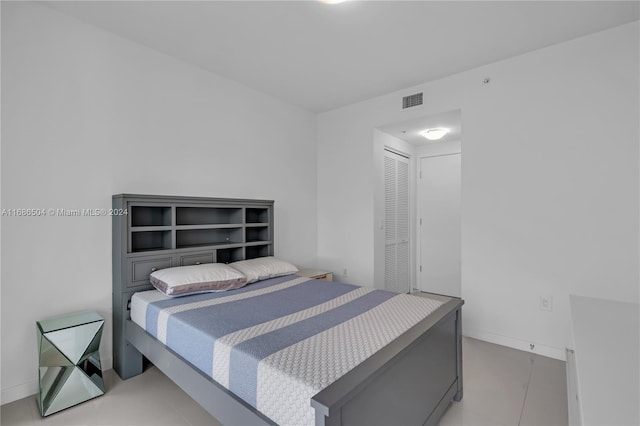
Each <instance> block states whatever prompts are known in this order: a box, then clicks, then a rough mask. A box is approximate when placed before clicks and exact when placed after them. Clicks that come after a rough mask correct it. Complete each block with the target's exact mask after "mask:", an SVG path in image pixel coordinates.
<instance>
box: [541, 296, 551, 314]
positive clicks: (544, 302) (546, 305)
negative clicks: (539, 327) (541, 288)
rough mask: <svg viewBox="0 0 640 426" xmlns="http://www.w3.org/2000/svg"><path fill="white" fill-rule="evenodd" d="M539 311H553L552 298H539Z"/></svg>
mask: <svg viewBox="0 0 640 426" xmlns="http://www.w3.org/2000/svg"><path fill="white" fill-rule="evenodd" d="M540 310H541V311H549V312H552V311H553V296H540Z"/></svg>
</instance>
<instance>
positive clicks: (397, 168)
mask: <svg viewBox="0 0 640 426" xmlns="http://www.w3.org/2000/svg"><path fill="white" fill-rule="evenodd" d="M384 230H385V231H384V237H385V241H384V285H385V288H386V289H387V290H391V291H396V292H399V293H407V292H409V291H410V290H411V283H410V267H411V266H410V261H409V259H410V255H411V254H410V245H409V244H410V243H409V159H408V158H407V157H404V156H402V155H398V154H396V153H394V152H390V151H386V150H385V152H384Z"/></svg>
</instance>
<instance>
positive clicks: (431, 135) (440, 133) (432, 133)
mask: <svg viewBox="0 0 640 426" xmlns="http://www.w3.org/2000/svg"><path fill="white" fill-rule="evenodd" d="M447 133H449V129H445V128H443V127H438V128H435V129H427V130H423V131H421V132H420V136H422V137H424V138H426V139H428V140H430V141H437V140H440V139H442V138H443V137H444V136H445V135H446V134H447Z"/></svg>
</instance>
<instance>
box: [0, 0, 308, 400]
mask: <svg viewBox="0 0 640 426" xmlns="http://www.w3.org/2000/svg"><path fill="white" fill-rule="evenodd" d="M315 132H316V130H315V116H314V115H313V114H311V113H308V112H305V111H303V110H301V109H299V108H296V107H293V106H290V105H288V104H286V103H283V102H281V101H279V100H276V99H274V98H272V97H269V96H266V95H263V94H261V93H259V92H256V91H253V90H250V89H248V88H247V87H245V86H242V85H239V84H236V83H233V82H231V81H229V80H225V79H222V78H219V77H217V76H215V75H213V74H211V73H208V72H206V71H204V70H202V69H200V68H197V67H195V66H191V65H189V64H186V63H183V62H180V61H177V60H174V59H172V58H170V57H168V56H165V55H163V54H160V53H158V52H155V51H152V50H150V49H147V48H145V47H142V46H140V45H137V44H134V43H131V42H128V41H126V40H124V39H121V38H118V37H116V36H114V35H111V34H109V33H106V32H104V31H102V30H99V29H97V28H95V27H91V26H88V25H85V24H82V23H80V22H78V21H76V20H74V19H72V18H69V17H66V16H65V15H62V14H60V13H59V12H57V11H54V10H52V9H50V8H48V7H46V6H40V5H37V4H34V3H27V4H24V3H22V4H20V3H18V4H11V3H7V2H2V208H6V209H8V208H50V207H51V208H66V209H76V208H108V207H109V206H110V205H111V195H112V194H117V193H122V192H128V193H149V194H167V195H196V196H211V197H237V198H263V199H274V200H275V202H276V204H275V205H276V219H275V244H276V254H277V255H278V256H282V257H284V258H287V259H290V260H291V261H292V262H294V263H296V264H298V265H301V266H315V264H316V263H315V260H316V259H315V253H316V232H317V231H316V227H315V223H316V199H317V197H316V191H317V183H316V178H317V176H316V173H315V170H316V146H315ZM2 231H3V234H2V266H3V268H2V296H3V297H2V378H1V382H2V402H3V403H5V402H8V401H11V400H14V399H17V398H21V397H24V396H27V395H29V394H32V393H35V392H36V391H37V382H36V380H37V365H38V364H37V347H36V337H35V336H36V334H35V321H36V320H38V319H43V318H47V317H50V316H54V315H58V314H62V313H68V312H73V311H77V310H85V309H95V310H97V311H98V312H99V313H101V314H102V315H103V316H104V317H105V318H106V319H107V323H106V330H105V333H104V336H103V340H102V348H101V355H102V357H103V361H105V364H106V366H107V367H109V366H110V364H111V320H110V315H111V314H110V312H111V219H110V218H108V217H100V218H96V217H39V218H32V217H28V218H27V217H3V218H2Z"/></svg>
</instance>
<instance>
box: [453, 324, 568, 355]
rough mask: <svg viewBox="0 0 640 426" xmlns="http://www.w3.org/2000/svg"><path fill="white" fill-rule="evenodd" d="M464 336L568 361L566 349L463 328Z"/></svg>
mask: <svg viewBox="0 0 640 426" xmlns="http://www.w3.org/2000/svg"><path fill="white" fill-rule="evenodd" d="M462 334H463V335H464V336H467V337H471V338H473V339H478V340H484V341H485V342H489V343H495V344H496V345H501V346H507V347H509V348H513V349H518V350H521V351H525V352H531V353H534V354H538V355H542V356H546V357H549V358H554V359H559V360H560V361H566V360H567V356H566V352H565V349H561V348H554V347H553V346H546V345H542V344H540V343H536V342H525V341H524V340H520V339H514V338H513V337H507V336H502V335H500V334H495V333H491V332H488V331H483V330H475V329H473V328H471V329H470V328H469V327H466V328H463V329H462ZM532 344H533V345H534V348H533V349H531V346H530V345H532Z"/></svg>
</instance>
